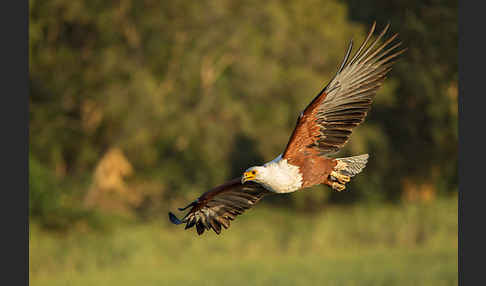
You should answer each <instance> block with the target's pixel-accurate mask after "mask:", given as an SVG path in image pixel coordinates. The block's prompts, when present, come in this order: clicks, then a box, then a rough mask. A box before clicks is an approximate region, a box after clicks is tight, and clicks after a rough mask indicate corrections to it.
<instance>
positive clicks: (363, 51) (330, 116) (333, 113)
mask: <svg viewBox="0 0 486 286" xmlns="http://www.w3.org/2000/svg"><path fill="white" fill-rule="evenodd" d="M375 26H376V23H373V26H372V27H371V29H370V32H369V33H368V36H367V37H366V39H365V41H364V42H363V43H362V44H361V46H360V47H359V49H358V51H357V52H356V53H355V54H354V56H353V58H352V59H351V60H350V61H349V62H348V59H349V56H350V54H351V50H352V47H353V42H352V41H351V43H350V45H349V48H348V50H347V52H346V55H345V57H344V60H343V63H342V64H341V67H340V68H339V70H338V72H337V73H336V75H335V76H334V78H333V79H332V80H331V81H330V82H329V83H328V85H327V86H326V87H325V88H324V89H323V90H322V91H321V92H320V93H319V94H318V95H317V96H316V97H315V98H314V99H313V100H312V102H311V103H310V104H309V105H308V106H307V107H306V109H305V110H304V112H302V113H301V114H300V116H299V119H298V120H297V125H296V127H295V129H294V132H293V133H292V135H291V137H290V140H289V142H288V144H287V147H286V149H285V151H284V153H283V158H286V159H292V158H295V157H298V156H299V155H301V154H304V153H306V152H309V153H313V154H316V153H320V154H327V153H333V152H336V151H338V150H339V149H340V148H341V147H343V146H344V144H346V142H347V141H348V139H349V136H350V135H351V132H352V129H353V128H354V127H356V126H358V125H359V124H360V123H361V122H363V120H364V118H365V117H366V114H367V112H368V110H369V109H370V107H371V102H372V99H373V96H374V95H375V93H376V91H377V90H378V88H379V87H380V86H381V85H382V83H383V81H384V80H385V76H386V74H387V73H388V72H389V71H390V70H391V66H392V64H393V63H394V61H393V60H394V59H395V58H396V57H397V56H398V55H400V54H401V53H403V52H405V50H406V49H402V50H398V51H396V50H395V49H396V48H397V47H399V46H400V44H401V43H400V42H398V43H396V44H394V45H392V46H390V47H388V45H389V44H390V43H391V42H392V41H393V40H394V39H395V38H396V37H397V36H398V34H394V35H393V36H392V37H390V38H389V39H388V40H386V41H385V42H384V43H383V44H381V45H378V47H376V48H375V46H376V45H377V44H378V42H379V41H380V40H381V38H382V37H383V36H384V35H385V33H386V32H387V30H388V28H389V26H390V24H388V25H387V26H386V27H385V28H384V29H383V31H382V32H381V33H380V35H379V36H378V37H377V38H376V40H374V41H373V42H372V43H371V44H370V45H369V46H368V47H366V45H367V44H368V42H369V40H370V38H371V35H372V34H373V32H374V30H375Z"/></svg>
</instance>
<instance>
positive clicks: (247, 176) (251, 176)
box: [241, 170, 256, 184]
mask: <svg viewBox="0 0 486 286" xmlns="http://www.w3.org/2000/svg"><path fill="white" fill-rule="evenodd" d="M255 179H256V171H255V170H253V171H248V172H245V173H243V177H242V178H241V183H242V184H244V183H245V182H248V181H253V180H255Z"/></svg>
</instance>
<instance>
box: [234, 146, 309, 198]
mask: <svg viewBox="0 0 486 286" xmlns="http://www.w3.org/2000/svg"><path fill="white" fill-rule="evenodd" d="M249 181H252V182H256V183H259V184H260V185H262V186H263V187H265V188H266V189H267V190H269V191H271V192H275V193H290V192H294V191H297V190H298V189H300V188H301V187H302V174H301V173H300V171H299V167H297V166H294V165H291V164H289V163H287V160H286V159H282V154H280V155H279V156H278V157H277V158H275V159H273V160H272V161H270V162H268V163H266V164H264V165H263V166H254V167H251V168H248V169H246V171H245V172H244V173H243V176H242V177H241V183H242V184H244V183H245V182H249Z"/></svg>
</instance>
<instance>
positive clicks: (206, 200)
mask: <svg viewBox="0 0 486 286" xmlns="http://www.w3.org/2000/svg"><path fill="white" fill-rule="evenodd" d="M269 193H270V192H269V191H267V190H266V189H265V188H263V187H262V186H260V185H259V184H257V183H252V182H247V183H245V184H241V178H235V179H233V180H231V181H229V182H227V183H225V184H223V185H221V186H218V187H216V188H213V189H211V190H209V191H207V192H205V193H204V194H202V195H201V196H200V197H199V198H198V199H197V200H195V201H194V202H192V203H191V204H189V205H188V206H186V207H185V208H180V209H179V210H181V211H182V210H185V209H186V208H188V207H192V208H191V210H190V211H189V212H188V213H187V214H186V215H185V216H184V218H182V220H179V219H178V218H177V217H176V216H175V215H174V214H173V213H171V212H169V219H170V221H171V222H172V223H174V224H181V223H186V229H188V228H191V227H193V226H194V225H195V226H196V230H197V234H199V235H201V234H203V232H204V230H206V229H207V230H209V229H211V228H212V229H213V230H214V232H216V233H217V234H219V233H220V232H221V226H223V227H224V228H228V227H229V226H230V221H231V220H234V219H235V217H236V216H237V215H240V214H242V213H243V212H244V211H245V210H247V209H249V208H251V207H252V206H253V205H254V204H256V203H257V202H258V201H259V200H260V199H261V198H262V197H263V196H264V195H266V194H269Z"/></svg>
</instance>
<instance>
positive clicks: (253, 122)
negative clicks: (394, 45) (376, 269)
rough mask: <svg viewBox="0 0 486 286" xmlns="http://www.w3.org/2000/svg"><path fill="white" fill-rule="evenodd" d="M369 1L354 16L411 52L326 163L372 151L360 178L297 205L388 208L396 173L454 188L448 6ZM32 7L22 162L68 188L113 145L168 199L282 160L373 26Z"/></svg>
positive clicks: (140, 4)
mask: <svg viewBox="0 0 486 286" xmlns="http://www.w3.org/2000/svg"><path fill="white" fill-rule="evenodd" d="M375 2H376V4H373V5H375V6H374V8H369V7H368V8H367V9H371V10H370V11H377V12H376V13H383V16H382V17H377V20H378V21H379V25H378V28H379V29H381V28H382V27H383V26H384V24H385V21H381V20H382V19H386V20H388V19H390V18H389V17H390V15H397V16H395V18H393V17H392V18H391V20H392V24H393V25H392V26H393V31H399V32H400V33H401V38H402V40H403V41H404V43H405V44H406V46H407V47H409V48H410V50H409V52H407V54H406V56H405V57H403V58H402V59H400V60H399V65H397V68H396V69H395V70H394V71H393V72H392V75H391V79H390V80H389V81H388V82H387V83H386V84H385V86H384V87H383V89H382V90H380V93H379V95H378V96H377V98H376V103H375V105H374V107H373V109H372V112H371V113H370V115H369V118H368V121H367V123H366V124H364V125H363V126H361V127H359V128H358V130H357V131H356V133H355V134H353V137H352V138H351V141H350V143H349V146H347V147H346V148H345V149H344V150H343V151H342V152H340V154H337V155H338V156H340V155H347V154H360V153H370V154H371V160H370V163H369V166H368V167H367V168H369V169H367V172H366V175H362V176H358V177H357V178H355V179H353V182H352V186H351V189H352V192H347V193H343V194H341V193H339V194H338V193H332V194H331V192H330V191H329V190H328V189H327V188H326V187H315V188H313V189H311V190H309V191H306V192H302V193H299V194H296V195H295V196H291V197H290V198H291V200H293V201H294V202H295V205H296V206H302V207H306V206H308V205H309V204H316V205H320V204H322V203H323V202H326V201H327V199H328V197H329V195H330V194H331V195H332V197H331V198H332V199H333V200H335V201H336V200H341V198H344V197H345V196H347V197H348V198H345V200H348V199H349V198H351V199H352V200H358V199H364V198H368V199H384V198H393V197H398V196H399V195H400V190H401V185H400V184H401V183H400V182H401V180H402V179H403V178H404V177H408V176H409V175H410V176H412V175H413V176H416V177H419V176H423V177H424V178H426V179H430V174H437V175H435V176H436V177H438V178H440V179H441V180H442V181H443V182H445V183H444V184H443V186H442V187H443V188H444V189H451V186H454V184H455V182H456V177H455V176H456V175H455V170H456V167H455V160H456V153H455V148H456V147H455V146H456V142H457V131H456V130H455V124H456V121H457V117H454V105H453V103H454V102H456V101H455V100H456V99H455V97H454V96H455V95H454V82H455V71H456V69H455V67H454V64H455V60H454V59H455V50H454V49H455V40H454V39H456V38H457V33H456V32H455V30H454V29H455V18H454V17H453V16H455V15H454V13H455V10H454V9H455V8H454V7H452V6H451V7H450V8H447V7H441V9H439V10H438V11H441V12H437V11H436V12H434V9H432V8H430V9H429V8H428V6H424V5H423V4H419V3H416V4H415V6H416V7H415V8H414V9H415V10H413V9H408V8H407V9H408V10H407V9H403V11H409V12H406V13H402V14H403V15H402V14H400V13H401V12H400V11H399V10H400V9H399V8H400V7H402V8H403V7H404V5H405V4H400V5H401V6H400V5H398V4H394V5H395V6H390V7H391V8H390V9H389V10H391V11H392V12H393V13H395V14H390V15H387V14H386V13H387V12H386V11H387V10H386V9H383V8H382V7H380V6H379V5H385V4H383V3H381V2H380V1H375ZM29 3H30V5H29V13H30V15H29V27H30V29H29V40H30V43H29V60H30V66H29V72H30V83H31V96H30V129H29V130H30V148H31V152H32V154H33V155H34V156H35V157H36V158H37V159H38V160H39V162H41V163H42V164H43V166H46V168H49V169H51V170H52V171H53V173H54V174H55V175H56V176H57V177H58V178H65V179H68V180H75V179H76V178H79V179H80V180H81V178H85V177H86V175H87V174H88V175H92V174H93V173H94V170H95V167H96V163H97V162H98V161H99V158H100V157H101V156H102V155H103V154H104V153H105V152H106V151H107V150H109V149H110V148H120V149H121V150H123V152H124V154H125V155H126V156H127V159H128V161H129V162H130V163H131V164H132V165H133V168H134V177H135V178H138V179H140V178H143V179H144V180H149V181H156V182H159V184H160V190H165V191H164V192H165V193H164V196H165V197H166V198H171V197H178V196H179V197H180V196H183V195H184V196H189V195H197V194H199V193H200V192H201V191H203V190H205V189H207V188H209V187H212V186H214V185H216V184H219V183H222V182H223V181H225V180H226V179H229V178H230V177H231V176H234V175H235V174H236V173H237V172H238V170H242V169H244V168H245V166H246V165H247V164H260V163H263V162H265V161H268V160H271V159H273V158H274V157H275V156H276V155H278V154H279V153H280V152H282V151H283V148H284V147H285V145H286V143H287V140H288V138H289V136H290V133H291V131H292V129H293V127H294V125H295V120H296V119H297V115H298V114H299V112H300V111H301V110H302V109H303V108H304V107H305V106H306V105H307V104H308V102H309V101H310V100H311V99H312V98H313V97H314V96H315V95H316V94H317V92H318V91H320V90H321V89H322V87H323V86H324V85H325V84H326V83H327V81H328V80H329V79H330V78H331V77H332V76H333V74H334V73H335V72H336V69H337V67H338V65H339V63H340V61H341V59H342V57H343V56H344V52H345V49H346V47H347V44H348V43H349V40H350V39H352V38H353V39H354V41H355V43H358V42H360V41H361V40H362V39H363V38H364V36H365V35H366V31H367V30H368V29H369V25H370V24H371V22H372V21H371V20H369V19H368V18H369V17H371V16H370V14H366V12H365V11H361V14H359V13H358V14H359V15H358V16H357V15H356V14H357V13H356V9H358V10H359V9H361V8H357V7H359V5H361V4H359V3H358V2H356V1H350V2H349V5H350V6H351V12H352V14H351V16H352V17H353V19H359V20H362V21H363V23H362V24H358V23H354V22H350V21H348V14H347V5H346V4H345V3H343V2H341V1H337V0H331V1H318V0H308V1H266V2H261V1H255V0H252V1H245V2H244V3H242V2H239V1H222V0H215V1H197V2H186V1H153V0H145V1H134V0H120V1H114V2H113V1H112V2H103V1H96V0H86V1H62V0H45V1H38V0H30V1H29ZM372 3H374V2H372ZM393 3H394V2H393ZM407 3H409V2H407ZM373 5H371V6H373ZM386 5H392V4H386ZM436 6H437V5H436ZM385 7H389V6H385ZM366 11H368V10H366ZM414 11H418V12H417V13H415V12H414ZM412 12H413V13H412ZM419 12H420V13H425V14H420V13H419ZM429 14H432V15H429ZM400 17H403V19H407V21H403V24H401V23H402V22H401V19H402V18H400ZM444 17H445V18H444ZM422 18H424V19H422ZM443 19H446V20H444V21H443ZM395 22H400V24H395ZM445 22H447V23H445ZM437 23H441V25H437ZM442 29H444V31H443V30H442ZM412 33H413V36H412ZM437 33H438V34H437ZM454 33H455V34H454ZM441 35H442V36H441ZM444 35H447V36H448V37H449V38H448V39H446V40H444V37H445V38H447V37H446V36H444ZM444 41H445V42H444ZM446 50H447V51H446ZM447 88H449V90H452V91H451V92H449V93H445V91H446V90H448V89H447ZM446 94H448V95H449V97H447V96H445V95H446ZM417 111H418V112H417ZM455 116H457V113H456V115H455ZM418 150H419V151H418ZM238 151H239V152H241V153H240V154H238ZM415 160H418V161H415ZM417 166H419V167H417ZM151 189H154V187H153V186H151ZM385 190H386V191H385ZM151 192H152V191H151ZM152 193H153V192H152ZM387 194H388V195H387Z"/></svg>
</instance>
